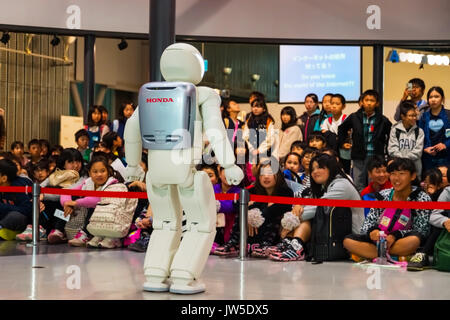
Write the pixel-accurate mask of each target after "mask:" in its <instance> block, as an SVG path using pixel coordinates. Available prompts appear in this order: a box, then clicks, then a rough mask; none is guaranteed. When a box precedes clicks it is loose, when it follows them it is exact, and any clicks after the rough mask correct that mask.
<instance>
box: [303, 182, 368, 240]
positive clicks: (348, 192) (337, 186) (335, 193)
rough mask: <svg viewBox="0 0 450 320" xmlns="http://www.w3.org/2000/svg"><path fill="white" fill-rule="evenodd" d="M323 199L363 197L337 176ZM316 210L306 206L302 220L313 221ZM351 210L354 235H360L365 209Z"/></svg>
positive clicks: (358, 198) (314, 207)
mask: <svg viewBox="0 0 450 320" xmlns="http://www.w3.org/2000/svg"><path fill="white" fill-rule="evenodd" d="M321 199H339V200H361V196H360V195H359V193H358V191H357V190H356V189H355V187H354V186H353V185H352V184H351V182H350V181H348V180H347V179H345V178H342V177H341V176H336V178H335V179H334V180H333V181H332V182H331V183H330V185H329V186H328V188H327V190H326V191H325V193H324V194H323V196H322V197H321ZM316 209H317V207H316V206H305V207H304V211H303V215H302V220H310V219H313V218H314V217H315V215H316ZM351 210H352V233H354V234H359V232H360V230H361V226H362V224H363V222H364V208H351Z"/></svg>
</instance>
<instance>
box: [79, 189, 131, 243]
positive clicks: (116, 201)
mask: <svg viewBox="0 0 450 320" xmlns="http://www.w3.org/2000/svg"><path fill="white" fill-rule="evenodd" d="M104 191H120V192H127V191H128V188H127V186H126V185H124V184H123V183H115V184H111V185H109V186H108V187H106V189H105V190H104ZM137 203H138V199H124V198H108V197H102V198H101V200H100V202H99V203H98V204H97V206H96V208H95V210H94V213H93V214H92V217H91V219H90V221H89V224H88V226H87V230H88V231H89V232H90V233H91V234H92V235H94V236H99V237H108V238H123V237H125V236H126V235H127V234H128V231H129V229H130V226H131V222H132V220H133V215H134V210H135V209H136V206H137Z"/></svg>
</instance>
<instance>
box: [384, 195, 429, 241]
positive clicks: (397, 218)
mask: <svg viewBox="0 0 450 320" xmlns="http://www.w3.org/2000/svg"><path fill="white" fill-rule="evenodd" d="M420 191H421V189H420V188H417V189H416V190H414V191H413V192H411V194H410V195H409V198H410V199H412V200H415V199H416V197H417V195H418V194H419V192H420ZM393 195H394V189H392V191H391V194H390V196H389V200H390V201H392V196H393ZM414 213H415V210H414V209H401V208H386V209H384V211H383V214H382V215H381V217H380V220H379V225H378V228H379V229H380V231H384V233H385V234H391V233H393V232H395V231H398V230H409V229H410V228H411V226H412V220H413V214H414Z"/></svg>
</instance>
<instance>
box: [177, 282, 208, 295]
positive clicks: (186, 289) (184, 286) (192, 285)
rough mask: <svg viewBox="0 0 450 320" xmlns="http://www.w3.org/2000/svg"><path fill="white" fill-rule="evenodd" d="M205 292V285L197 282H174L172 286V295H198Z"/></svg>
mask: <svg viewBox="0 0 450 320" xmlns="http://www.w3.org/2000/svg"><path fill="white" fill-rule="evenodd" d="M204 291H205V284H204V283H202V282H199V281H197V280H191V281H183V282H178V281H176V282H174V283H172V284H171V286H170V292H171V293H177V294H196V293H201V292H204Z"/></svg>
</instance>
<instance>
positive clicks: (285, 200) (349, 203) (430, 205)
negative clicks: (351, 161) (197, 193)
mask: <svg viewBox="0 0 450 320" xmlns="http://www.w3.org/2000/svg"><path fill="white" fill-rule="evenodd" d="M32 189H33V188H32V186H26V187H0V192H15V193H29V194H31V193H32ZM41 193H43V194H56V195H71V196H81V197H99V198H101V197H110V198H126V199H136V198H137V199H147V193H145V192H118V191H85V190H71V189H57V188H42V189H41ZM215 196H216V200H234V201H238V200H239V194H238V193H226V194H224V193H218V194H216V195H215ZM250 201H255V202H265V203H280V204H292V205H294V204H300V205H309V206H327V207H348V208H405V209H416V210H417V209H443V210H445V209H450V202H433V201H429V202H420V201H363V200H336V199H306V198H289V197H274V196H259V195H250Z"/></svg>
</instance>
